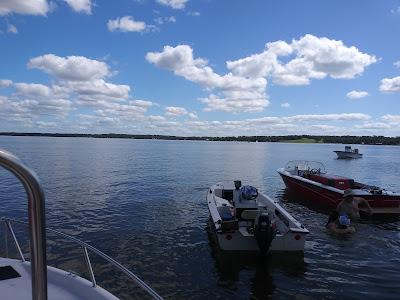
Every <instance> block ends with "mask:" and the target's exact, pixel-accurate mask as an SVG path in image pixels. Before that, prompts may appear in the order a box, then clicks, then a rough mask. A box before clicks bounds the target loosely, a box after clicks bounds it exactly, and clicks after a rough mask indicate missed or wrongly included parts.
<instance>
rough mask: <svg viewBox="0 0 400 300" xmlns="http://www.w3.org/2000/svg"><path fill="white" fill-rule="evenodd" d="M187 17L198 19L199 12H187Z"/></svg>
mask: <svg viewBox="0 0 400 300" xmlns="http://www.w3.org/2000/svg"><path fill="white" fill-rule="evenodd" d="M187 15H188V16H192V17H200V15H201V14H200V12H198V11H189V12H188V13H187Z"/></svg>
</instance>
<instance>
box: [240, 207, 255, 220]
mask: <svg viewBox="0 0 400 300" xmlns="http://www.w3.org/2000/svg"><path fill="white" fill-rule="evenodd" d="M257 215H258V210H257V209H245V210H243V211H242V214H241V215H240V217H241V218H242V219H244V220H255V219H256V218H257Z"/></svg>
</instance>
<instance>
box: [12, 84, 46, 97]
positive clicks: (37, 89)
mask: <svg viewBox="0 0 400 300" xmlns="http://www.w3.org/2000/svg"><path fill="white" fill-rule="evenodd" d="M15 88H16V89H17V93H18V94H19V95H21V96H25V97H29V98H36V97H48V96H49V95H50V93H51V90H50V88H49V87H48V86H46V85H43V84H38V83H16V84H15Z"/></svg>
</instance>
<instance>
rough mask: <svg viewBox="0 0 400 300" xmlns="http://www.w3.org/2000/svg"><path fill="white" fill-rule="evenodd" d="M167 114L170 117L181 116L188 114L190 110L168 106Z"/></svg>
mask: <svg viewBox="0 0 400 300" xmlns="http://www.w3.org/2000/svg"><path fill="white" fill-rule="evenodd" d="M165 114H166V115H167V116H170V117H179V116H184V115H187V114H188V111H187V110H186V109H185V108H183V107H177V106H168V107H166V108H165Z"/></svg>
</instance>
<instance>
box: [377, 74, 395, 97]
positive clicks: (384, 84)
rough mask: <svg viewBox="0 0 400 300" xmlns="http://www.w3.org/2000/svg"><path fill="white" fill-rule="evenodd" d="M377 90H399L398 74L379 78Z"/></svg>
mask: <svg viewBox="0 0 400 300" xmlns="http://www.w3.org/2000/svg"><path fill="white" fill-rule="evenodd" d="M379 90H380V91H381V92H385V93H396V92H400V76H398V77H394V78H384V79H382V80H381V85H380V86H379Z"/></svg>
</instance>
